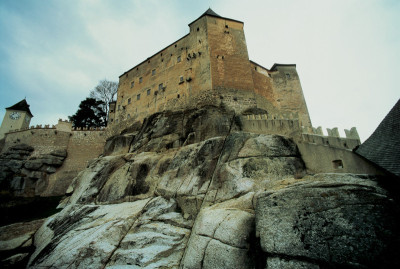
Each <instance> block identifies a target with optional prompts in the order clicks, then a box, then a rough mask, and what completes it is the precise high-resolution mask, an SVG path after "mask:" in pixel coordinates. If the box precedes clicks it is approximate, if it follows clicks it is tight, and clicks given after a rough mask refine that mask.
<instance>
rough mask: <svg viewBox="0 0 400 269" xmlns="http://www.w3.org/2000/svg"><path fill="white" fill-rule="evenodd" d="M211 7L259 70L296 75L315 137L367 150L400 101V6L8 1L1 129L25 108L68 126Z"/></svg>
mask: <svg viewBox="0 0 400 269" xmlns="http://www.w3.org/2000/svg"><path fill="white" fill-rule="evenodd" d="M209 7H211V8H212V9H213V10H214V11H215V12H216V13H217V14H219V15H220V16H223V17H227V18H232V19H235V20H239V21H242V22H244V31H245V37H246V42H247V48H248V52H249V58H250V60H252V61H254V62H256V63H258V64H260V65H262V66H264V67H267V68H270V67H271V66H272V65H273V64H274V63H281V64H296V65H297V72H298V74H299V77H300V82H301V84H302V88H303V93H304V96H305V99H306V103H307V106H308V110H309V113H310V117H311V121H312V124H313V126H315V127H318V126H322V127H323V128H333V127H338V128H339V132H340V134H341V135H343V136H344V131H343V129H350V128H351V127H357V129H358V132H359V135H360V138H361V140H362V141H364V140H366V139H367V138H368V137H369V136H370V135H371V134H372V132H373V131H374V130H375V129H376V127H377V126H378V125H379V123H380V122H381V121H382V119H383V118H384V117H385V116H386V114H387V113H388V112H389V111H390V109H391V108H392V107H393V106H394V104H395V103H396V102H397V100H398V99H399V98H400V87H399V86H398V81H397V78H398V76H399V71H400V70H399V63H400V31H399V28H400V1H398V0H334V1H333V0H332V1H331V0H280V1H276V0H262V1H256V0H254V1H253V0H247V1H239V0H216V1H210V0H203V1H191V0H185V1H183V0H171V1H170V0H163V1H161V0H146V1H144V0H142V1H139V0H68V1H61V0H47V1H45V0H18V1H15V0H0V119H1V120H2V119H3V117H4V114H5V108H6V107H9V106H11V105H13V104H15V103H17V102H19V101H20V100H22V99H23V98H26V100H27V102H28V103H29V104H30V108H31V112H32V114H33V115H34V118H33V119H32V121H31V125H37V124H42V125H45V124H56V123H57V121H58V119H59V118H62V119H67V117H68V116H71V115H73V114H74V113H75V112H76V110H77V109H78V106H79V103H80V102H81V101H82V100H84V99H85V98H86V97H88V95H89V92H90V90H92V89H93V88H94V87H95V86H96V85H97V84H98V82H99V81H100V80H102V79H107V80H111V81H118V77H119V76H120V75H121V74H123V73H124V72H125V71H127V70H129V69H130V68H132V67H133V66H135V65H136V64H138V63H140V62H142V61H143V60H145V59H146V58H147V57H149V56H151V55H153V54H154V53H156V52H158V51H159V50H161V49H163V48H164V47H166V46H168V45H170V44H172V43H173V42H175V41H176V40H178V39H180V38H181V37H182V36H184V35H186V34H187V33H188V32H189V27H188V24H189V23H190V22H192V21H194V20H195V19H197V18H198V17H199V16H200V15H201V14H203V13H204V12H205V11H206V10H207V9H208V8H209ZM325 134H326V131H325Z"/></svg>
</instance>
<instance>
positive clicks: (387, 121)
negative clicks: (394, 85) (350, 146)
mask: <svg viewBox="0 0 400 269" xmlns="http://www.w3.org/2000/svg"><path fill="white" fill-rule="evenodd" d="M399 130H400V100H398V101H397V103H396V104H395V105H394V107H393V108H392V109H391V110H390V112H389V113H388V114H387V115H386V117H385V118H384V119H383V121H382V122H381V123H380V124H379V126H378V128H376V130H375V131H374V133H373V134H372V135H371V136H370V137H369V138H368V139H367V140H366V141H365V142H364V143H362V144H361V145H360V146H359V147H358V148H357V149H356V150H355V153H357V154H358V155H361V156H362V157H364V158H365V159H367V160H369V161H371V162H373V163H375V164H377V165H378V166H380V167H382V168H384V169H385V170H386V171H389V172H390V173H392V174H394V175H396V176H398V177H400V150H399V149H398V145H399V144H400V132H399Z"/></svg>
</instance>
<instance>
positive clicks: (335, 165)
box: [332, 160, 343, 169]
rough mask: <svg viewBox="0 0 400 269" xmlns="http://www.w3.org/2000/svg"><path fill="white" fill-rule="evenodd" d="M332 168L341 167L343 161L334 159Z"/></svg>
mask: <svg viewBox="0 0 400 269" xmlns="http://www.w3.org/2000/svg"><path fill="white" fill-rule="evenodd" d="M332 163H333V168H335V169H343V161H342V160H334V161H332Z"/></svg>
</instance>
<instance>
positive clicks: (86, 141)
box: [2, 120, 109, 196]
mask: <svg viewBox="0 0 400 269" xmlns="http://www.w3.org/2000/svg"><path fill="white" fill-rule="evenodd" d="M71 126H72V125H71V123H70V122H68V121H61V120H60V121H59V123H58V124H57V125H56V126H52V127H50V126H44V127H42V126H36V127H31V128H30V129H24V130H17V131H13V132H9V133H7V134H6V135H5V139H4V146H3V149H2V152H5V151H6V150H7V149H8V148H10V147H12V146H14V145H17V144H27V145H30V146H32V147H33V148H34V149H35V150H34V151H33V152H32V154H31V158H32V157H33V158H35V157H38V156H40V155H43V154H50V153H51V152H54V151H56V150H66V151H67V158H66V159H65V160H64V163H63V164H62V166H61V167H59V168H58V169H57V171H56V172H55V173H54V174H51V175H50V176H49V178H48V182H47V187H46V189H45V191H44V192H43V193H42V194H41V195H43V196H53V195H63V194H64V193H65V191H66V189H67V188H68V186H69V184H70V183H71V181H72V179H73V178H74V177H75V176H76V175H77V174H78V173H79V171H81V170H83V169H84V168H85V167H86V166H87V165H88V163H89V161H90V160H92V159H93V158H97V157H98V156H99V155H100V154H102V153H103V149H104V144H105V141H106V136H107V135H108V134H109V132H106V131H105V130H104V129H98V130H94V129H82V128H81V129H75V130H72V129H71ZM68 129H69V131H67V130H68Z"/></svg>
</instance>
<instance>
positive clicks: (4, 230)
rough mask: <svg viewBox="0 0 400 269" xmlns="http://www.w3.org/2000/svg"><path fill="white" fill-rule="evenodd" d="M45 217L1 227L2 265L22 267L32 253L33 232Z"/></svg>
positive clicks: (3, 266)
mask: <svg viewBox="0 0 400 269" xmlns="http://www.w3.org/2000/svg"><path fill="white" fill-rule="evenodd" d="M43 222H44V219H41V220H34V221H30V222H25V223H15V224H11V225H7V226H3V227H0V267H2V268H21V267H23V266H25V265H26V263H27V262H28V259H29V255H30V254H32V251H33V250H34V248H33V234H34V233H35V232H36V231H37V230H38V229H39V227H40V226H41V225H42V224H43Z"/></svg>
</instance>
